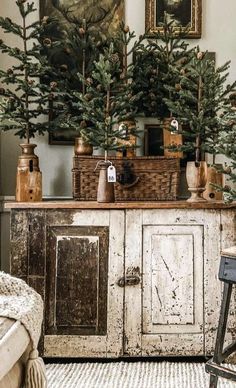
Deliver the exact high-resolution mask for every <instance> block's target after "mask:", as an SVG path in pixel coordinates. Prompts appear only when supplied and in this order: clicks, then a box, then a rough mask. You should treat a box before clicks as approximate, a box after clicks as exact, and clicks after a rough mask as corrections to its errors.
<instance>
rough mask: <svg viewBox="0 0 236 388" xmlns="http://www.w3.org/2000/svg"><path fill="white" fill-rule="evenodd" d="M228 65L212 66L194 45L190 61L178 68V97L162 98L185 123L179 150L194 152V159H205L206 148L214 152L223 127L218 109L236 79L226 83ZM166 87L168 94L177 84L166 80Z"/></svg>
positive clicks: (223, 103)
mask: <svg viewBox="0 0 236 388" xmlns="http://www.w3.org/2000/svg"><path fill="white" fill-rule="evenodd" d="M229 65H230V63H229V62H227V63H226V64H224V65H223V66H221V67H218V68H215V63H214V61H212V60H211V59H209V58H208V56H207V54H206V53H203V52H201V51H200V50H199V49H197V50H196V51H195V52H194V53H193V55H192V59H191V61H190V62H189V64H188V65H187V66H186V67H185V68H184V69H182V70H180V72H179V76H180V80H179V91H178V95H177V98H176V99H175V100H172V99H171V98H169V99H165V103H166V104H167V106H168V108H169V110H170V111H171V112H172V113H173V114H174V115H175V117H176V118H177V120H179V122H180V123H181V124H183V125H184V126H183V128H184V129H183V128H182V130H181V131H180V133H182V134H183V135H184V137H185V142H184V144H183V145H181V146H179V147H178V150H182V151H187V152H191V153H194V155H195V161H196V162H200V161H201V160H204V155H205V152H208V153H212V154H215V153H216V144H217V141H218V138H219V136H220V134H221V132H222V130H223V122H222V120H221V119H220V112H221V111H222V110H225V109H226V108H227V107H228V106H229V94H230V93H231V92H232V91H233V90H234V89H235V87H236V82H234V83H233V84H231V85H226V80H227V76H228V69H229ZM175 71H176V72H178V69H176V70H175ZM166 88H167V90H169V91H170V93H171V94H172V92H174V93H176V88H174V87H172V86H170V85H169V84H167V85H166Z"/></svg>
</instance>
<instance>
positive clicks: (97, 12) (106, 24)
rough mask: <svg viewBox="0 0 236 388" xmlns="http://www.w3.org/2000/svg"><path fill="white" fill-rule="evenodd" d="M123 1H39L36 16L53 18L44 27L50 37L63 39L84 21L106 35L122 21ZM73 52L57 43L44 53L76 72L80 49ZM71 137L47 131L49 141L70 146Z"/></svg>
mask: <svg viewBox="0 0 236 388" xmlns="http://www.w3.org/2000/svg"><path fill="white" fill-rule="evenodd" d="M124 4H125V3H124V0H97V1H94V0H40V18H41V19H42V18H43V17H44V16H49V17H50V18H53V19H55V20H56V23H52V25H51V26H49V27H48V29H47V35H48V37H50V39H51V40H58V39H59V40H62V41H63V40H64V39H65V38H66V36H67V35H68V33H69V32H70V31H72V30H73V31H74V30H75V28H80V27H81V26H82V25H83V22H84V20H85V22H86V27H87V29H88V30H89V31H92V32H94V31H98V32H99V34H100V35H101V36H104V37H108V36H112V35H113V34H114V33H115V32H116V31H117V30H118V29H119V27H120V22H121V21H122V20H124V8H125V6H124ZM94 33H95V32H94ZM48 51H49V50H48ZM76 54H77V56H76V58H73V56H72V55H68V53H67V52H66V51H65V50H63V49H62V48H61V47H60V46H59V47H53V49H52V50H50V52H47V55H48V58H49V61H50V62H51V63H52V64H54V65H56V66H64V65H66V66H67V68H68V69H69V71H70V72H71V73H77V72H78V71H80V67H81V63H82V55H83V53H82V50H81V53H79V52H77V53H76ZM87 60H88V59H87ZM78 88H79V86H78ZM50 116H51V117H50V119H51V120H53V119H54V117H55V111H53V110H52V111H51V113H50ZM64 131H65V132H64ZM74 137H75V133H74V132H73V131H70V130H63V129H60V128H59V129H58V130H54V131H52V132H51V133H50V135H49V144H57V145H58V144H61V145H67V144H68V145H70V144H73V143H74Z"/></svg>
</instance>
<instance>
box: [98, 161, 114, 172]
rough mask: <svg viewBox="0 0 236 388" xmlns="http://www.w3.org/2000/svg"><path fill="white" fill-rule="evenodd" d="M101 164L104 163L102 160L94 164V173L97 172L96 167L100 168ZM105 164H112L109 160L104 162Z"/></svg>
mask: <svg viewBox="0 0 236 388" xmlns="http://www.w3.org/2000/svg"><path fill="white" fill-rule="evenodd" d="M102 163H104V161H103V160H99V161H98V162H97V164H96V167H95V169H94V172H95V171H96V170H97V168H98V166H100V165H101V164H102ZM105 163H110V166H112V162H111V161H110V160H105Z"/></svg>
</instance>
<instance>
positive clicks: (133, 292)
mask: <svg viewBox="0 0 236 388" xmlns="http://www.w3.org/2000/svg"><path fill="white" fill-rule="evenodd" d="M209 222H210V224H209ZM217 227H218V235H217V234H216V228H217ZM126 238H127V240H126V244H127V253H126V255H125V267H126V271H127V269H129V268H130V267H133V268H137V267H139V268H140V273H141V282H140V284H139V285H136V286H126V289H125V332H126V336H125V339H126V341H125V352H126V353H127V354H129V355H153V356H158V355H163V356H170V355H175V356H177V355H179V356H181V355H182V356H187V355H203V354H204V353H205V349H204V334H205V332H204V303H203V302H204V296H203V295H204V258H205V256H206V254H207V258H208V262H209V263H210V262H211V260H212V257H214V254H215V258H216V260H217V258H218V251H219V243H220V236H219V216H218V215H217V214H215V213H211V215H209V214H208V213H207V212H204V210H203V211H191V210H183V211H182V210H175V209H173V210H169V209H168V210H154V211H149V210H143V211H136V212H134V211H129V212H128V213H127V235H126ZM134 242H135V243H134ZM132 246H133V247H134V248H133V254H131V255H130V251H131V249H132ZM209 248H211V252H210V249H209ZM131 317H132V320H133V322H135V326H136V329H135V328H134V327H133V325H134V324H132V323H130V318H131ZM135 330H136V332H135ZM137 333H138V334H137Z"/></svg>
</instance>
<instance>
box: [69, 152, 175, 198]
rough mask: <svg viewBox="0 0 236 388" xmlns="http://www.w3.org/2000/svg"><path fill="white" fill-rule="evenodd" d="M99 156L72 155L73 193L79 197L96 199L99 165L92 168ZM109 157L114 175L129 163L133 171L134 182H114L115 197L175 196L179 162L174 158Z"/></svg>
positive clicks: (119, 172) (121, 172) (118, 173)
mask: <svg viewBox="0 0 236 388" xmlns="http://www.w3.org/2000/svg"><path fill="white" fill-rule="evenodd" d="M99 160H102V157H101V156H74V158H73V169H72V180H73V197H74V199H76V200H79V201H96V199H97V186H98V177H99V168H98V169H97V170H96V171H94V170H95V168H96V165H97V163H98V161H99ZM109 160H110V161H111V162H112V163H113V164H114V166H115V167H116V173H117V178H118V180H120V177H121V176H124V172H125V170H124V166H125V164H127V163H128V165H129V169H130V170H131V171H132V174H133V183H132V182H131V184H130V183H127V184H122V183H119V182H116V183H115V199H116V201H171V200H176V198H177V193H178V187H179V178H180V163H179V159H177V158H171V157H170V158H167V157H155V156H148V157H147V156H145V157H142V156H140V157H139V156H137V157H134V158H122V159H121V158H115V157H111V158H110V157H109Z"/></svg>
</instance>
